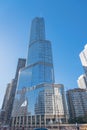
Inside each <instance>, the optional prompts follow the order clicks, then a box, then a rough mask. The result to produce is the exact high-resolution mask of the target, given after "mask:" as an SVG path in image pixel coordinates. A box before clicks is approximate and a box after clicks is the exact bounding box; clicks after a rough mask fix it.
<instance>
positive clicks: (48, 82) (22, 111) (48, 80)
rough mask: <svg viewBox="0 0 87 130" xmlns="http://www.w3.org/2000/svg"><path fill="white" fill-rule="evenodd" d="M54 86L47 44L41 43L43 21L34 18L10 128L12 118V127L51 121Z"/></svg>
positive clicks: (43, 36)
mask: <svg viewBox="0 0 87 130" xmlns="http://www.w3.org/2000/svg"><path fill="white" fill-rule="evenodd" d="M54 82H55V80H54V69H53V59H52V48H51V42H50V41H48V40H45V25H44V19H43V18H35V19H34V20H33V21H32V24H31V33H30V42H29V48H28V56H27V64H26V67H25V68H23V69H21V71H20V73H19V78H18V84H17V91H16V96H15V101H14V107H13V112H12V117H13V122H14V123H13V124H15V118H16V124H17V123H19V122H20V124H23V123H24V122H28V124H29V123H30V125H31V124H32V125H34V124H38V123H39V122H40V123H41V122H42V124H43V123H46V122H45V119H46V118H45V116H47V117H48V119H46V120H47V122H49V119H51V118H53V120H54V116H55V114H56V113H57V114H58V111H56V112H55V108H56V107H55V103H56V102H55V92H56V90H55V89H54V87H53V86H54ZM57 97H58V96H57ZM61 99H62V98H61ZM62 109H63V108H62ZM62 115H64V113H62ZM25 117H27V118H25ZM22 118H23V119H22ZM19 120H20V121H19ZM26 120H27V121H26ZM21 122H22V123H21Z"/></svg>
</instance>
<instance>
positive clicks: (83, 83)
mask: <svg viewBox="0 0 87 130" xmlns="http://www.w3.org/2000/svg"><path fill="white" fill-rule="evenodd" d="M77 83H78V86H79V88H82V89H87V82H86V75H85V74H82V75H81V76H80V77H79V78H78V80H77Z"/></svg>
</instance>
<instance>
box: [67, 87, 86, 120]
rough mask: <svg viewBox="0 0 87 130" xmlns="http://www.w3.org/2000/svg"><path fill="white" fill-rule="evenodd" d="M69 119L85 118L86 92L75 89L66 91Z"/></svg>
mask: <svg viewBox="0 0 87 130" xmlns="http://www.w3.org/2000/svg"><path fill="white" fill-rule="evenodd" d="M67 101H68V108H69V114H70V118H76V117H80V116H81V117H84V116H87V90H86V89H80V88H75V89H72V90H68V91H67Z"/></svg>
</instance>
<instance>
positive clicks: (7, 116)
mask: <svg viewBox="0 0 87 130" xmlns="http://www.w3.org/2000/svg"><path fill="white" fill-rule="evenodd" d="M25 63H26V60H25V59H23V58H19V59H18V64H17V69H16V74H15V78H14V79H13V80H12V81H11V83H9V84H8V85H7V89H6V93H5V97H4V101H3V104H2V112H1V113H3V114H4V117H3V120H2V121H1V122H2V124H4V125H7V124H9V123H10V120H11V113H12V108H13V102H14V97H15V91H16V87H17V81H18V73H19V70H20V69H21V68H23V67H25ZM3 114H2V115H3ZM2 115H1V116H2Z"/></svg>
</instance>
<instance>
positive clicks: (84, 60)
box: [79, 44, 87, 75]
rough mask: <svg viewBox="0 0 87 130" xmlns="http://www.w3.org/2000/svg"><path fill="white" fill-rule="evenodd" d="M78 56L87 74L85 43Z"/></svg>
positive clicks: (86, 48)
mask: <svg viewBox="0 0 87 130" xmlns="http://www.w3.org/2000/svg"><path fill="white" fill-rule="evenodd" d="M79 56H80V59H81V63H82V66H83V68H84V70H85V73H86V75H87V44H86V45H85V47H84V50H83V51H82V52H81V53H80V55H79Z"/></svg>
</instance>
